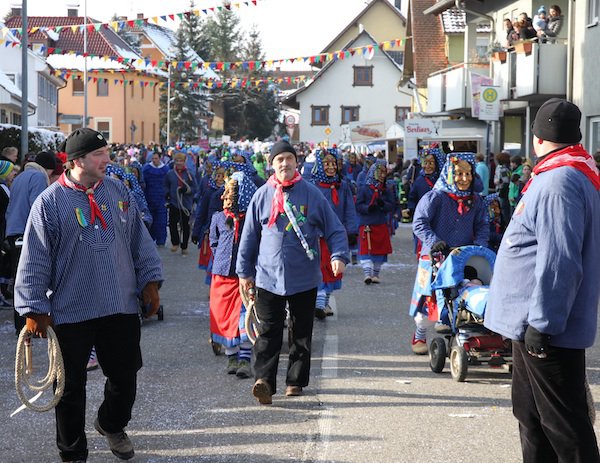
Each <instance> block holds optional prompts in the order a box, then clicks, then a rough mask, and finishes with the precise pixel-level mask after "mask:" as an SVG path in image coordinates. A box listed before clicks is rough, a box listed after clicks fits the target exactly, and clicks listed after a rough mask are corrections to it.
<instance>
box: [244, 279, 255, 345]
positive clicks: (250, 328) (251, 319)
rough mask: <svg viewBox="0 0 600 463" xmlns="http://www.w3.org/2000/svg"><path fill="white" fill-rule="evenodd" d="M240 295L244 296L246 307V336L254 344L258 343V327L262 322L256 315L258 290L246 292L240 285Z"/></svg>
mask: <svg viewBox="0 0 600 463" xmlns="http://www.w3.org/2000/svg"><path fill="white" fill-rule="evenodd" d="M240 295H241V296H242V303H243V304H244V307H246V319H245V320H244V322H245V328H246V335H247V336H248V339H249V340H250V342H251V343H252V344H254V343H255V342H256V338H257V337H258V325H259V324H260V320H259V319H258V316H257V315H256V309H255V307H254V298H255V297H256V296H255V295H256V290H255V289H254V288H252V289H251V290H250V291H249V292H247V291H245V290H244V288H243V287H242V285H240Z"/></svg>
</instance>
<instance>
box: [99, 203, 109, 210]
mask: <svg viewBox="0 0 600 463" xmlns="http://www.w3.org/2000/svg"><path fill="white" fill-rule="evenodd" d="M100 209H101V210H102V212H106V210H107V209H108V208H107V207H106V204H102V205H101V206H100Z"/></svg>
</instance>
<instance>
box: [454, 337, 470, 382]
mask: <svg viewBox="0 0 600 463" xmlns="http://www.w3.org/2000/svg"><path fill="white" fill-rule="evenodd" d="M467 362H468V359H467V352H466V351H465V349H464V347H462V346H452V350H450V373H451V374H452V379H453V380H454V381H457V382H459V383H462V382H464V380H465V379H466V377H467V369H468V368H469V365H468V364H467Z"/></svg>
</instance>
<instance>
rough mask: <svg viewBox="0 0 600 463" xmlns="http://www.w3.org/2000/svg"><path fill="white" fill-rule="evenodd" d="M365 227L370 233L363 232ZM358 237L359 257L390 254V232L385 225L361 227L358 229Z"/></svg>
mask: <svg viewBox="0 0 600 463" xmlns="http://www.w3.org/2000/svg"><path fill="white" fill-rule="evenodd" d="M366 227H369V229H370V233H367V232H366V231H365V228H366ZM358 236H359V243H358V246H359V247H358V254H359V255H361V256H366V255H372V256H387V255H388V254H391V253H392V242H391V241H390V230H389V228H388V226H387V224H385V223H381V224H377V225H361V226H360V227H359V229H358ZM369 248H370V249H369Z"/></svg>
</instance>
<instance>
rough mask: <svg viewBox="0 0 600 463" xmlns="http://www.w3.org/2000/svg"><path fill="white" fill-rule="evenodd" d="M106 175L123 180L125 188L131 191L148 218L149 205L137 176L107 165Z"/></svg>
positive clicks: (112, 165)
mask: <svg viewBox="0 0 600 463" xmlns="http://www.w3.org/2000/svg"><path fill="white" fill-rule="evenodd" d="M140 173H141V172H140ZM106 175H108V176H109V177H116V178H117V179H119V180H121V182H123V184H125V186H126V187H127V188H128V189H129V190H130V191H131V193H132V194H133V196H134V198H135V200H136V201H137V203H138V206H139V208H140V211H141V212H142V214H143V216H144V217H146V215H147V211H148V203H147V202H146V196H145V195H144V191H143V190H142V187H141V186H140V184H139V182H138V180H137V178H136V177H135V175H133V174H132V173H129V172H125V169H123V168H122V167H121V166H118V165H116V164H107V165H106Z"/></svg>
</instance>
